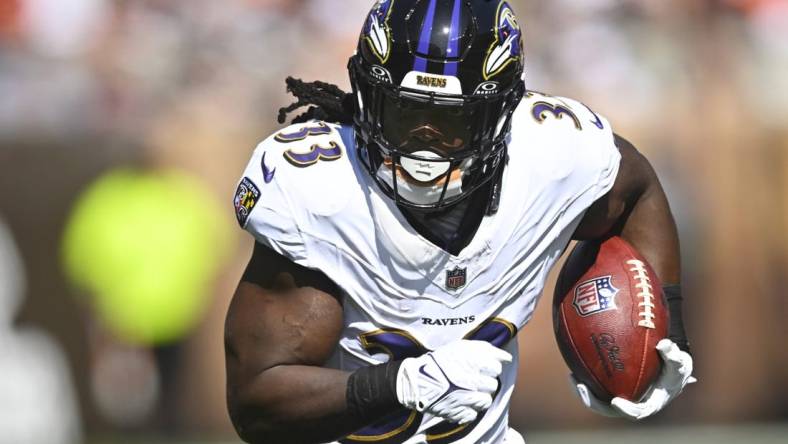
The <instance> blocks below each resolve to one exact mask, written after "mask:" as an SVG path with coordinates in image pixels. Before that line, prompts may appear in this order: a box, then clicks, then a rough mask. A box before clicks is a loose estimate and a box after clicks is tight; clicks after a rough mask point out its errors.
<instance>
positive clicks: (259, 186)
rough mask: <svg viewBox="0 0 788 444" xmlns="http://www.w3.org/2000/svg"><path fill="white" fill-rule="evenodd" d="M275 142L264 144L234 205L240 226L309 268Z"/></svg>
mask: <svg viewBox="0 0 788 444" xmlns="http://www.w3.org/2000/svg"><path fill="white" fill-rule="evenodd" d="M275 150H276V147H275V142H273V141H272V140H271V139H270V138H269V139H267V140H265V141H263V142H262V143H260V144H259V145H258V146H257V148H256V149H255V151H254V153H253V154H252V158H251V160H250V161H249V164H248V165H247V166H246V169H245V170H244V173H243V176H242V177H241V179H240V181H239V182H238V187H237V188H236V191H235V195H234V198H233V205H234V207H235V216H236V219H237V220H238V223H239V225H240V226H241V227H242V228H243V229H245V230H246V231H248V232H249V233H251V234H252V236H254V238H255V240H257V242H260V243H261V244H263V245H265V246H267V247H269V248H271V249H272V250H274V251H276V252H277V253H279V254H281V255H283V256H285V257H287V258H288V259H290V260H291V261H293V262H295V263H297V264H299V265H302V266H305V267H308V266H309V263H308V256H307V253H306V246H305V243H304V240H303V236H302V233H301V230H300V229H299V224H298V223H297V218H296V215H295V214H294V212H293V209H292V205H291V203H290V200H289V199H288V196H287V194H286V193H285V192H284V188H283V186H282V184H281V181H279V180H276V179H277V177H276V176H277V175H276V170H277V168H279V167H280V165H278V159H279V157H281V156H276V153H275Z"/></svg>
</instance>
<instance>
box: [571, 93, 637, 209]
mask: <svg viewBox="0 0 788 444" xmlns="http://www.w3.org/2000/svg"><path fill="white" fill-rule="evenodd" d="M558 99H559V100H560V101H561V102H563V103H566V104H567V105H568V106H569V108H571V110H572V111H573V112H574V113H575V115H576V116H577V118H578V119H579V120H580V124H581V126H582V128H583V129H582V130H581V131H578V132H577V133H576V134H577V135H582V140H583V143H581V144H579V146H580V147H581V148H580V149H579V150H576V151H575V152H574V155H575V156H577V159H576V160H577V162H576V165H577V170H578V172H579V173H581V174H582V175H584V176H587V178H588V179H586V180H587V183H588V184H589V187H588V188H587V189H586V190H585V191H584V192H583V194H582V196H580V199H581V200H582V201H583V202H582V205H583V206H586V207H588V206H591V204H593V203H594V202H596V201H597V200H598V199H599V198H601V197H602V196H604V195H605V194H607V193H608V192H609V191H610V190H611V189H612V188H613V184H614V183H615V181H616V177H617V176H618V169H619V166H620V164H621V153H620V152H619V151H618V147H616V143H615V136H614V133H613V128H612V126H611V124H610V122H609V121H608V120H607V119H606V118H605V117H604V116H602V115H600V114H599V113H597V112H595V111H593V110H592V109H591V108H589V107H588V106H586V105H585V104H583V103H582V102H579V101H577V100H574V99H570V98H567V97H558Z"/></svg>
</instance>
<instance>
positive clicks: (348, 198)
mask: <svg viewBox="0 0 788 444" xmlns="http://www.w3.org/2000/svg"><path fill="white" fill-rule="evenodd" d="M508 155H509V159H508V164H507V166H506V169H505V172H504V176H503V186H502V194H501V200H500V208H499V211H498V213H497V214H495V215H493V216H486V217H484V219H483V220H482V223H481V226H480V227H479V229H478V231H477V232H476V235H475V236H474V238H473V240H472V241H471V242H470V244H469V245H468V246H467V247H465V249H463V250H462V252H461V253H460V254H459V255H457V256H454V255H452V254H449V253H447V252H445V251H444V250H442V249H440V248H438V247H436V246H434V245H433V244H431V243H430V242H429V241H427V240H426V239H425V238H424V237H422V236H420V235H419V234H418V233H417V232H416V231H415V230H414V229H413V228H412V227H411V226H410V225H409V224H408V222H407V221H406V220H405V218H404V217H403V215H402V214H401V213H400V211H399V210H398V209H397V207H396V206H395V205H394V204H393V201H392V200H391V199H390V198H388V197H387V196H385V195H384V194H383V193H382V192H381V191H380V190H379V189H378V186H377V184H376V183H375V181H374V179H373V178H371V177H370V176H369V173H368V171H367V169H366V167H365V166H364V165H363V164H362V162H361V161H360V160H359V159H357V149H356V142H355V137H354V131H353V128H352V127H349V126H340V125H332V124H326V123H323V122H310V123H306V124H300V125H294V126H291V127H289V128H286V129H284V130H282V131H281V132H279V133H278V134H276V135H274V136H272V137H270V138H268V139H267V140H265V141H263V142H262V143H261V144H260V145H259V146H258V147H257V149H256V150H255V152H254V154H253V156H252V160H251V161H250V163H249V165H248V167H247V168H246V171H245V172H244V176H243V178H242V180H241V182H240V184H239V186H238V190H237V192H236V195H235V208H236V215H237V217H238V220H239V223H240V224H241V225H242V226H243V227H244V228H245V229H246V230H248V231H249V232H250V233H252V234H253V235H254V237H255V239H256V240H257V241H258V242H260V243H262V244H264V245H266V246H268V247H270V248H272V249H273V250H275V251H276V252H278V253H280V254H282V255H284V256H286V257H288V258H289V259H291V260H292V261H294V262H296V263H298V264H300V265H302V266H305V267H308V268H312V269H315V270H320V271H322V272H323V273H325V275H326V276H328V277H329V278H331V279H332V280H333V281H334V282H335V283H336V284H337V285H338V286H339V287H340V288H341V289H342V292H343V296H344V301H343V306H344V330H343V333H342V338H341V340H340V342H339V344H338V347H337V349H336V351H335V353H334V356H333V357H332V359H331V361H330V363H329V366H331V367H334V368H338V369H343V370H347V371H353V370H355V369H357V368H359V367H360V366H366V365H371V364H378V363H382V362H385V361H387V360H389V359H403V358H407V357H411V356H419V355H421V354H423V353H426V352H428V351H429V350H433V349H435V348H436V347H439V346H441V345H443V344H446V343H448V342H451V341H455V340H458V339H462V338H466V339H478V340H485V341H489V342H492V343H493V344H494V345H496V346H499V347H501V348H503V349H505V350H507V351H509V352H510V353H511V354H512V355H513V357H514V360H513V362H512V363H511V364H508V365H505V367H504V371H503V373H502V374H501V377H500V382H501V386H500V390H499V392H498V394H497V395H496V397H495V400H494V402H493V404H492V407H490V409H489V410H488V411H487V412H486V413H485V414H483V415H481V414H480V415H479V419H477V421H476V422H474V423H472V424H469V425H466V426H457V425H456V424H451V423H447V422H445V421H442V420H441V419H440V418H435V417H432V416H430V415H429V414H420V413H417V412H415V411H406V410H404V409H403V412H402V413H401V414H398V415H394V416H392V417H389V418H387V419H386V420H385V421H381V422H380V423H378V424H373V425H371V426H370V427H367V428H366V429H363V430H359V431H358V432H356V433H354V434H353V435H350V436H348V437H347V438H346V439H345V440H342V442H377V443H395V442H396V443H425V442H430V443H432V444H436V443H447V442H458V443H500V442H502V441H503V437H504V435H505V434H506V432H507V429H508V407H509V400H510V397H511V395H512V390H513V388H514V384H515V377H516V375H517V365H518V364H517V354H518V352H517V338H516V334H517V331H518V330H519V329H521V328H522V327H523V325H525V324H526V323H527V322H528V320H529V319H530V318H531V316H532V315H533V312H534V307H535V306H536V303H537V301H538V300H539V297H540V295H541V293H542V289H543V287H544V285H545V279H546V277H547V275H548V272H549V271H550V268H551V267H552V266H553V264H554V263H555V261H556V260H557V259H558V258H559V256H560V255H561V254H562V252H563V251H564V249H565V248H566V246H567V244H568V243H569V241H570V238H571V235H572V233H573V232H574V230H575V228H576V227H577V225H578V223H579V222H580V219H581V218H582V216H583V214H584V212H585V210H586V209H587V208H588V207H589V206H590V205H591V204H592V203H593V202H594V201H596V200H597V199H598V198H600V197H601V196H603V195H604V194H606V193H607V192H608V191H609V190H610V188H611V187H612V186H613V182H614V180H615V177H616V174H617V172H618V167H619V161H620V155H619V152H618V150H617V149H616V147H615V145H614V141H613V132H612V130H611V128H610V125H609V124H608V122H607V121H606V120H605V119H604V118H602V117H600V116H598V115H596V114H595V113H594V112H593V111H591V110H590V109H588V108H587V107H586V106H584V105H583V104H581V103H579V102H576V101H573V100H570V99H564V98H558V97H552V96H547V95H543V94H539V93H528V94H527V95H526V97H525V98H524V99H523V100H522V102H521V103H520V105H519V106H518V108H517V110H516V112H515V114H514V117H513V122H512V131H511V133H510V137H509V140H508Z"/></svg>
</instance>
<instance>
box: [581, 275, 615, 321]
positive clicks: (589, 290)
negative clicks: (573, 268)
mask: <svg viewBox="0 0 788 444" xmlns="http://www.w3.org/2000/svg"><path fill="white" fill-rule="evenodd" d="M617 293H618V288H616V287H614V286H613V283H612V277H611V276H604V277H598V278H594V279H591V280H590V281H586V282H583V283H582V284H580V285H578V286H577V287H576V288H575V299H574V302H573V303H572V305H574V306H575V309H576V310H577V313H578V314H579V315H580V316H591V315H593V314H596V313H601V312H603V311H608V310H615V309H616V308H617V307H616V301H615V297H616V294H617Z"/></svg>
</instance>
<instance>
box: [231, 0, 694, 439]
mask: <svg viewBox="0 0 788 444" xmlns="http://www.w3.org/2000/svg"><path fill="white" fill-rule="evenodd" d="M348 68H349V72H350V80H351V84H352V87H353V91H352V93H350V94H345V93H344V92H343V91H341V90H340V89H339V88H337V87H336V86H333V85H329V84H325V83H321V82H315V83H303V82H300V81H297V80H294V79H288V87H289V90H290V91H291V92H293V93H294V94H295V95H296V96H297V97H298V99H299V100H298V102H296V103H295V104H293V105H292V106H290V107H287V108H285V109H283V110H282V113H281V115H280V120H282V121H283V120H284V117H285V115H286V114H287V113H288V112H290V111H293V110H295V109H297V108H299V107H301V106H309V108H308V111H307V112H306V113H305V114H303V115H301V116H299V117H298V118H296V119H295V122H296V124H294V125H292V126H290V127H287V128H285V129H283V130H281V131H279V132H278V133H276V134H275V135H273V136H271V137H269V138H268V139H266V140H265V141H263V142H262V143H260V145H259V146H258V147H257V149H256V150H255V151H254V154H253V155H252V159H251V161H250V162H249V165H248V167H247V168H246V171H245V172H244V174H243V176H242V178H241V180H240V183H239V184H238V189H237V191H236V194H235V200H234V204H235V211H236V216H237V218H238V222H239V223H240V225H241V226H242V227H243V228H245V229H246V230H247V231H249V232H250V233H251V234H252V235H253V236H254V238H255V239H256V244H255V248H254V253H253V255H252V258H251V260H250V262H249V265H248V267H247V269H246V271H245V273H244V275H243V278H242V280H241V283H240V284H239V286H238V289H237V291H236V293H235V295H234V298H233V301H232V303H231V306H230V308H229V312H228V315H227V320H226V329H225V345H226V364H227V402H228V407H229V411H230V416H231V418H232V421H233V424H234V425H235V428H236V430H237V431H238V433H239V435H240V436H241V437H242V438H243V439H244V440H245V441H247V442H250V443H326V442H337V441H338V442H342V443H362V442H367V443H368V442H375V443H425V442H429V443H435V444H439V443H449V442H452V443H477V442H484V443H509V444H511V443H521V442H523V441H522V438H521V436H520V435H519V434H518V433H517V432H515V431H514V430H512V429H510V428H509V426H508V406H509V401H510V399H511V395H512V390H513V387H514V383H515V377H516V375H517V365H518V360H517V353H518V352H517V332H518V331H519V330H520V329H521V328H522V327H523V325H525V324H526V323H527V322H528V320H529V319H530V318H531V316H532V315H533V312H534V307H535V305H536V303H537V301H538V300H539V297H540V295H541V293H542V290H543V287H544V285H545V279H546V277H547V274H548V272H549V271H550V269H551V267H552V266H553V265H554V264H555V262H556V261H557V260H558V258H559V257H560V256H561V254H562V252H563V251H564V249H565V248H566V247H567V245H568V243H569V242H570V241H571V240H572V239H577V240H593V239H600V238H604V237H606V236H610V235H620V236H622V237H623V238H624V239H626V240H627V241H629V242H630V243H631V244H633V245H634V246H635V247H636V248H637V249H638V250H639V251H640V252H641V253H642V254H643V255H644V256H645V257H646V258H647V259H648V260H649V262H650V263H651V264H652V265H653V267H654V269H655V270H656V272H657V273H658V275H659V277H660V278H661V280H662V282H667V283H670V284H671V285H668V286H666V288H665V292H666V294H667V297H668V299H669V301H670V307H671V315H672V316H671V319H672V322H673V324H672V325H671V329H670V339H669V340H664V341H663V342H661V343H660V345H659V351H660V353H661V355H662V357H663V359H664V361H665V365H664V369H663V371H662V374H661V375H660V378H659V380H658V381H657V383H656V384H655V386H654V387H653V388H652V390H651V391H650V393H649V394H648V395H647V396H646V397H645V398H644V399H643V401H642V402H640V403H633V402H629V401H627V400H624V399H619V398H616V399H614V400H613V401H612V402H610V403H605V402H601V401H599V400H598V399H596V398H594V397H593V395H592V394H590V392H589V390H588V388H587V387H585V386H584V385H583V384H580V383H576V389H577V392H578V394H579V395H580V397H581V399H582V402H583V403H584V404H585V405H586V406H587V407H589V408H591V409H593V410H595V411H597V412H599V413H601V414H605V415H611V416H621V417H625V418H630V419H640V418H644V417H646V416H649V415H652V414H654V413H656V412H657V411H659V410H660V409H662V408H663V407H665V405H667V404H668V403H669V402H670V401H671V400H672V399H673V398H674V397H675V396H677V395H678V394H679V393H680V392H681V391H682V389H683V388H684V386H685V385H686V384H687V383H688V382H690V381H692V379H691V373H692V359H691V357H690V355H689V353H688V351H689V346H688V342H687V340H686V337H685V334H684V330H683V327H682V324H681V312H680V306H681V293H680V289H679V286H678V282H679V245H678V237H677V233H676V227H675V223H674V221H673V218H672V216H671V213H670V209H669V207H668V202H667V200H666V198H665V193H664V192H663V190H662V187H661V186H660V184H659V181H658V179H657V176H656V175H655V173H654V170H653V169H652V168H651V166H650V165H649V163H648V161H647V160H646V159H645V158H644V157H643V156H642V155H641V154H640V153H638V151H637V150H636V149H635V148H634V147H633V146H632V145H631V144H630V143H629V142H627V141H626V140H625V139H623V138H621V137H619V136H617V135H615V134H614V132H613V131H612V129H611V126H610V123H609V122H608V121H607V120H606V119H605V118H603V117H602V116H600V115H599V114H596V113H595V112H594V111H592V110H591V109H590V108H588V107H587V106H585V105H583V104H582V103H580V102H577V101H575V100H570V99H567V98H562V97H554V96H550V95H547V94H542V93H538V92H535V91H529V90H527V89H526V88H525V85H524V82H523V46H522V31H521V28H520V24H519V23H518V21H517V18H516V16H515V14H514V11H513V10H512V8H511V7H510V5H508V4H507V3H506V2H505V1H500V0H493V1H491V0H381V1H379V2H378V3H377V4H376V5H375V6H374V7H373V9H372V11H371V12H370V14H369V16H368V18H367V20H366V23H365V24H364V27H363V30H362V33H361V37H360V39H359V43H358V49H357V51H356V53H355V55H353V57H351V59H350V62H349V65H348Z"/></svg>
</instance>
